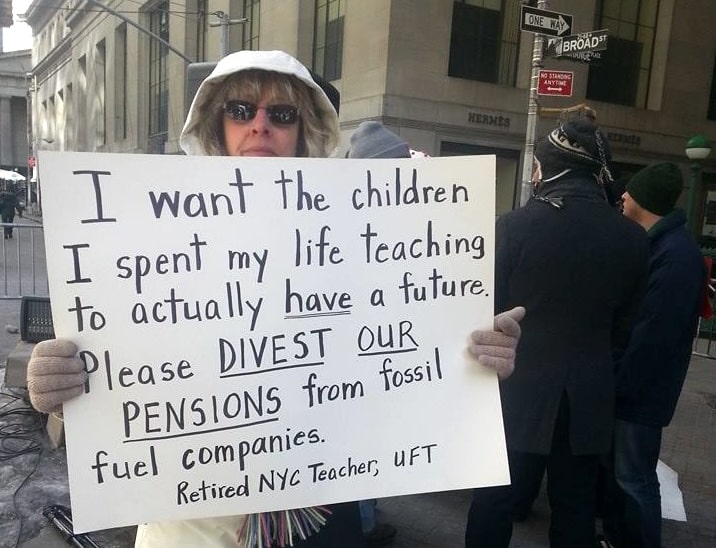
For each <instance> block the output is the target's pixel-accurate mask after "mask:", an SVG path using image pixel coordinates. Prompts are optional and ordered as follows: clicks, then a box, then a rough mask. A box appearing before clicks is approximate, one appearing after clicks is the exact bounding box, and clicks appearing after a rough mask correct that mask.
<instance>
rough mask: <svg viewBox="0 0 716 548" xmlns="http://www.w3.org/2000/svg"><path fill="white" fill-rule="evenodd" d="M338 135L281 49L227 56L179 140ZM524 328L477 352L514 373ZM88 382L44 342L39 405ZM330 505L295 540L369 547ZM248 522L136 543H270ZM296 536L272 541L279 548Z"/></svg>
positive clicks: (189, 547) (278, 148)
mask: <svg viewBox="0 0 716 548" xmlns="http://www.w3.org/2000/svg"><path fill="white" fill-rule="evenodd" d="M334 100H335V98H334ZM338 135H339V130H338V113H337V108H336V106H335V105H334V104H333V103H332V102H331V100H330V99H329V97H328V96H327V95H326V93H325V91H324V90H323V89H322V87H321V86H320V85H319V84H318V83H317V82H316V81H315V80H314V78H312V76H311V73H310V71H309V70H308V69H307V68H306V67H305V66H304V65H303V64H301V63H300V62H299V61H298V60H297V59H295V58H294V57H292V56H291V55H289V54H287V53H284V52H282V51H248V50H247V51H239V52H235V53H232V54H229V55H228V56H226V57H224V58H223V59H222V60H220V61H219V62H218V63H217V65H216V67H215V68H214V70H213V71H212V72H211V74H209V76H207V77H206V79H205V80H204V81H203V82H202V83H201V85H200V86H199V89H198V90H197V93H196V96H195V97H194V100H193V101H192V104H191V107H190V110H189V114H188V116H187V119H186V122H185V124H184V128H183V130H182V133H181V136H180V144H181V147H182V149H183V150H184V152H186V154H189V155H209V156H247V157H248V156H264V157H275V158H278V157H312V158H313V157H327V156H329V155H330V154H331V153H332V152H333V151H334V150H335V148H336V146H337V143H338ZM519 329H520V328H519V324H518V323H517V321H515V320H514V319H512V318H496V329H495V331H476V332H475V333H473V335H472V342H471V343H470V346H469V351H471V352H472V353H474V354H475V355H479V356H481V358H480V359H481V362H482V363H483V364H485V365H486V366H488V367H491V368H493V369H495V370H496V371H497V373H498V375H500V376H505V375H508V374H509V372H511V370H512V367H513V363H514V348H515V346H516V344H517V340H518V339H519ZM86 379H87V373H86V372H85V371H84V365H83V363H82V361H81V360H80V359H79V358H78V357H77V347H76V346H75V345H74V344H73V343H72V342H70V341H68V340H61V339H55V340H50V341H43V342H41V343H38V344H37V345H36V346H35V348H34V349H33V353H32V357H31V359H30V361H29V363H28V372H27V385H28V391H29V395H30V401H31V402H32V404H33V406H34V407H35V409H37V410H38V411H41V412H44V413H48V412H53V411H56V410H58V409H60V408H61V405H62V403H63V402H65V401H67V400H69V399H71V398H73V397H77V396H79V395H80V394H82V393H83V392H84V383H85V381H86ZM330 509H331V512H332V513H331V514H330V515H328V516H326V523H325V525H323V526H322V527H321V528H320V529H319V530H318V531H317V532H316V533H315V534H313V535H311V536H308V538H307V539H305V540H301V539H299V538H298V537H294V539H293V543H292V545H293V546H296V547H297V548H336V547H338V546H340V547H341V548H357V547H358V546H362V545H363V539H362V535H361V530H360V518H359V512H358V504H357V503H355V502H352V503H344V504H336V505H331V506H330ZM248 519H249V517H248V516H224V517H216V518H204V519H194V520H177V521H167V522H156V523H145V524H140V525H139V527H138V529H137V537H136V540H135V547H136V548H154V547H158V546H171V547H186V548H195V547H197V546H202V547H205V548H255V547H256V545H257V543H258V542H261V541H259V540H258V539H256V540H254V539H252V538H251V537H250V535H248V536H247V534H245V533H246V531H247V528H246V527H244V525H245V524H246V522H247V520H248ZM248 530H249V531H250V528H249V529H248ZM289 542H290V541H288V540H282V541H272V544H271V548H277V547H279V546H287V545H289ZM263 545H264V546H266V544H265V543H264V544H263ZM267 548H268V547H267Z"/></svg>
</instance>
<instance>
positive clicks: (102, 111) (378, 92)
mask: <svg viewBox="0 0 716 548" xmlns="http://www.w3.org/2000/svg"><path fill="white" fill-rule="evenodd" d="M523 3H527V4H532V5H533V6H538V3H537V2H536V1H535V0H532V1H531V2H530V1H525V2H523V1H520V0H234V1H228V0H210V1H208V0H172V1H168V0H148V1H146V2H135V1H124V0H104V1H102V2H99V1H96V0H35V1H34V2H32V4H31V5H30V8H29V10H28V13H27V20H28V22H29V24H30V25H31V26H32V28H33V35H34V47H33V74H34V90H35V91H34V97H33V104H32V110H33V130H34V133H35V135H36V136H37V137H36V139H35V143H37V145H38V146H39V147H40V148H51V149H57V150H79V151H104V152H151V153H165V154H174V153H179V146H178V137H179V133H180V131H181V127H182V123H183V120H184V114H185V112H186V110H187V108H188V104H189V101H190V97H191V91H190V90H191V88H192V83H191V79H192V75H193V74H194V73H193V72H192V71H193V68H196V67H197V65H194V64H193V63H211V62H215V61H216V60H217V59H219V58H220V57H221V55H222V53H223V52H224V50H225V51H234V50H238V49H242V48H243V49H283V50H285V51H288V52H289V53H292V54H293V55H295V56H296V57H298V58H299V59H300V60H302V61H303V62H304V63H305V64H307V65H308V66H309V67H311V68H312V69H314V70H316V71H317V72H318V73H320V74H322V75H323V76H324V77H326V78H328V79H329V80H331V81H332V83H333V84H334V85H335V86H336V87H337V88H338V89H339V90H340V92H341V111H340V118H341V129H342V132H343V137H344V145H343V147H345V143H347V142H348V137H349V135H350V133H351V132H352V130H353V129H354V128H355V127H356V126H357V125H358V124H359V123H360V122H361V121H363V120H369V119H376V120H380V121H382V122H383V123H385V124H386V125H387V126H388V127H390V128H391V129H393V130H394V131H396V132H398V133H400V134H401V135H402V136H403V137H404V138H405V139H406V140H408V141H409V142H410V143H411V145H412V146H413V148H416V149H420V150H423V151H425V152H427V153H428V154H430V155H433V156H441V155H452V154H485V153H489V154H495V155H496V156H497V171H498V173H497V179H498V180H497V213H498V214H500V213H503V212H505V211H508V210H510V209H511V208H513V207H515V206H517V205H519V201H520V191H521V187H522V186H523V185H522V183H521V178H522V171H523V161H524V158H525V148H526V145H525V143H526V134H527V128H528V121H529V117H528V115H527V105H528V93H529V89H530V85H531V77H532V74H533V72H534V71H535V67H534V66H533V65H534V61H533V53H534V52H533V49H534V48H533V39H534V36H535V35H534V33H532V32H528V31H525V30H521V26H522V23H523V20H522V19H521V13H520V9H521V4H523ZM539 5H540V6H543V7H544V6H545V5H548V6H549V7H548V9H549V10H552V11H556V12H563V13H568V14H570V15H572V20H573V23H572V27H571V31H570V32H571V33H572V34H578V33H583V32H588V31H593V30H599V29H608V36H609V37H608V48H607V50H605V51H602V52H601V57H602V58H601V59H600V60H595V61H592V62H591V63H585V62H580V61H577V60H574V59H562V58H556V57H553V56H545V57H544V58H543V62H542V65H543V67H544V68H546V69H552V70H561V71H569V72H572V73H573V90H572V94H571V96H569V97H563V96H539V98H538V102H539V116H538V117H537V119H536V122H535V124H536V130H535V133H536V135H537V136H538V137H539V136H541V135H543V134H545V133H546V132H547V131H548V130H549V128H551V127H552V126H553V125H554V123H555V118H556V115H557V114H556V113H557V112H558V111H559V110H560V109H563V108H566V107H569V106H572V105H575V104H579V103H583V102H584V103H587V104H588V105H589V106H591V107H592V108H594V109H595V110H596V112H597V116H598V121H599V123H600V124H601V125H602V126H603V128H604V129H605V131H606V132H607V133H608V135H609V137H610V140H611V144H612V150H613V156H614V160H615V162H614V171H615V175H617V176H621V177H627V176H628V175H629V174H631V173H633V172H634V171H635V170H637V169H639V168H640V167H642V166H644V165H646V164H648V163H650V162H652V161H655V160H672V161H675V162H677V163H679V164H680V165H682V166H683V169H684V175H685V179H686V180H687V182H688V181H689V178H690V174H693V175H694V176H695V177H696V178H697V179H698V184H697V185H696V186H695V187H694V195H695V199H694V204H695V206H694V215H696V216H697V217H698V221H696V225H697V227H696V228H697V229H698V231H699V232H701V231H703V230H706V229H707V228H706V226H705V225H704V220H705V219H706V216H705V212H706V210H707V207H708V202H710V200H709V197H711V196H712V197H714V202H715V203H714V205H716V162H715V161H714V158H716V153H714V154H713V155H712V157H711V158H710V159H707V160H705V161H704V162H703V163H702V164H700V165H699V167H698V170H696V169H693V170H689V165H690V164H689V161H688V160H687V159H686V156H685V153H684V148H685V144H686V141H687V140H688V138H689V137H691V136H692V135H695V134H703V135H705V136H707V137H709V138H711V139H716V92H715V90H714V86H715V84H714V74H715V60H714V56H715V55H714V54H715V52H716V35H715V34H714V33H713V32H711V30H712V29H711V27H712V26H713V22H714V21H716V2H713V1H712V0H640V1H637V0H584V1H583V2H570V1H569V0H552V1H550V2H541V3H540V4H539ZM551 45H554V44H551ZM190 67H192V68H190ZM187 82H189V84H187ZM194 85H195V84H194ZM43 139H44V140H43ZM48 141H51V142H48ZM687 195H688V193H687V192H684V197H683V198H682V199H683V200H684V202H686V196H687ZM713 221H714V222H715V223H716V219H714V220H713Z"/></svg>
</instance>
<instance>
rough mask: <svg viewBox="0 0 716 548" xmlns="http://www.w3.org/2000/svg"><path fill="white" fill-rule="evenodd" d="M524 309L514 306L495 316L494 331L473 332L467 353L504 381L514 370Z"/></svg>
mask: <svg viewBox="0 0 716 548" xmlns="http://www.w3.org/2000/svg"><path fill="white" fill-rule="evenodd" d="M525 312H526V311H525V309H524V307H522V306H516V307H515V308H513V309H512V310H508V311H506V312H502V313H501V314H498V315H497V316H495V330H494V331H473V332H472V333H471V334H470V344H469V346H468V347H467V351H468V352H469V353H470V355H472V356H473V357H475V358H477V361H479V362H480V364H481V365H484V366H485V367H489V368H490V369H493V370H495V371H496V372H497V377H498V378H499V379H500V380H504V379H506V378H507V377H509V376H510V375H512V372H513V371H514V370H515V348H516V347H517V343H518V342H519V340H520V334H521V332H522V330H521V329H520V323H519V322H520V321H521V320H522V318H524V317H525Z"/></svg>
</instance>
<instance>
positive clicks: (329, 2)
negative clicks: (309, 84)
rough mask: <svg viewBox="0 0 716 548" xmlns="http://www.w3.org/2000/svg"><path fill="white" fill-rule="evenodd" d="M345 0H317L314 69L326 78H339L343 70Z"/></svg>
mask: <svg viewBox="0 0 716 548" xmlns="http://www.w3.org/2000/svg"><path fill="white" fill-rule="evenodd" d="M345 14H346V1H345V0H316V29H315V33H314V36H313V70H315V71H316V72H317V73H318V74H320V75H321V76H323V77H324V78H325V79H326V80H338V79H339V78H340V77H341V72H342V70H343V20H344V18H345Z"/></svg>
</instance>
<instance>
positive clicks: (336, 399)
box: [40, 152, 509, 532]
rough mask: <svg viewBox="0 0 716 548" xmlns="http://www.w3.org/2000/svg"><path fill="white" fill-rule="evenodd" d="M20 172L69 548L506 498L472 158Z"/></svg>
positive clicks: (486, 172)
mask: <svg viewBox="0 0 716 548" xmlns="http://www.w3.org/2000/svg"><path fill="white" fill-rule="evenodd" d="M41 154H42V157H41V161H40V165H41V166H42V172H41V181H42V196H43V213H44V226H45V239H46V248H47V249H46V251H47V261H48V268H49V274H50V295H51V298H52V312H53V318H54V322H55V332H56V335H57V336H58V337H59V338H69V339H71V340H73V341H75V342H76V343H77V344H78V346H79V348H80V350H81V352H80V355H81V357H82V359H83V360H84V361H85V363H86V365H87V369H88V371H89V372H90V376H89V382H88V387H87V393H86V394H84V395H82V396H81V397H79V398H76V399H75V400H73V401H71V402H68V404H66V405H65V428H66V439H67V457H68V467H69V480H70V493H71V501H72V511H73V517H74V523H75V531H76V532H83V531H90V530H96V529H102V528H108V527H116V526H123V525H129V524H136V523H141V522H147V521H156V520H163V519H185V518H199V517H209V516H220V515H235V514H244V513H253V512H258V511H269V510H279V509H287V508H297V507H304V506H310V505H319V504H327V503H332V502H342V501H349V500H360V499H366V498H370V497H384V496H392V495H400V494H407V493H418V492H428V491H443V490H450V489H463V488H470V487H476V486H485V485H495V484H504V483H507V482H509V473H508V467H507V460H506V452H505V444H504V435H503V429H502V417H501V408H500V401H499V393H498V388H497V380H496V377H495V375H494V373H492V372H490V371H487V370H486V369H485V368H483V367H481V366H479V365H477V364H476V363H475V362H474V361H472V360H471V359H470V358H469V357H468V356H467V354H466V353H465V347H466V344H467V340H468V335H469V333H470V331H472V330H473V329H477V328H490V327H491V325H492V316H493V314H492V308H493V296H492V292H493V288H494V279H493V276H494V273H493V272H494V270H493V268H494V267H493V264H494V218H495V214H494V204H495V159H494V157H493V156H485V157H458V158H429V159H420V160H411V159H400V160H346V159H289V158H282V159H266V158H242V159H237V158H229V157H222V158H217V157H211V158H209V157H185V156H152V155H124V154H87V153H54V152H43V153H41ZM110 508H111V511H108V509H110Z"/></svg>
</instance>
